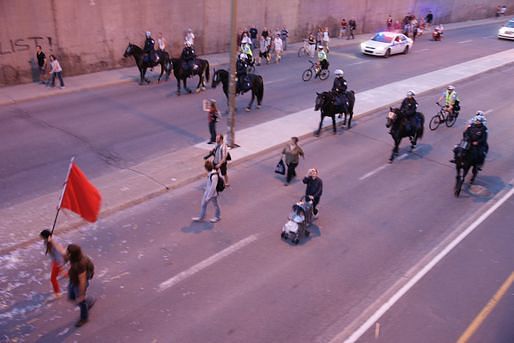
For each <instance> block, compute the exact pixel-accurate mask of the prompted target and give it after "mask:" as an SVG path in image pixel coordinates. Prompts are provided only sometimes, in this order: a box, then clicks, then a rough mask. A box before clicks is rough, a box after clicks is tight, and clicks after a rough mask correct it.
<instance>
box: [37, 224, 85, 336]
mask: <svg viewBox="0 0 514 343" xmlns="http://www.w3.org/2000/svg"><path fill="white" fill-rule="evenodd" d="M39 235H40V237H41V239H42V240H43V242H44V247H45V255H48V256H49V257H50V260H51V271H50V282H51V284H52V288H53V292H54V298H55V299H59V298H61V296H62V293H61V287H60V285H59V280H58V278H59V277H67V278H68V287H67V288H68V300H69V301H71V302H74V303H75V304H76V305H77V306H78V307H79V308H80V319H79V320H78V321H77V322H76V324H75V326H76V327H81V326H82V325H84V324H86V323H87V322H88V320H89V310H90V309H91V308H92V307H93V305H94V304H95V299H94V298H93V297H90V296H87V289H88V287H89V283H90V281H91V279H92V278H93V275H94V265H93V262H92V261H91V259H90V258H89V257H88V256H87V255H85V254H84V253H83V252H82V249H81V247H80V246H79V245H77V244H69V245H68V246H67V247H66V249H64V247H63V246H62V245H61V244H60V243H59V242H58V241H57V240H56V239H55V238H54V236H53V234H52V232H51V231H50V230H47V229H45V230H43V231H41V233H40V234H39ZM66 264H68V265H69V267H68V270H67V271H66V270H65V267H66Z"/></svg>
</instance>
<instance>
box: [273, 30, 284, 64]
mask: <svg viewBox="0 0 514 343" xmlns="http://www.w3.org/2000/svg"><path fill="white" fill-rule="evenodd" d="M273 48H274V50H275V63H279V62H280V59H281V58H282V51H283V43H282V39H281V38H280V33H279V32H277V34H276V35H275V38H274V39H273Z"/></svg>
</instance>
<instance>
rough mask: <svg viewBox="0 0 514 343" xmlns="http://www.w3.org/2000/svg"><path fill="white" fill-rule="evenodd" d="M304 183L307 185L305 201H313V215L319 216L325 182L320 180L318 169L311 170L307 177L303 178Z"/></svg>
mask: <svg viewBox="0 0 514 343" xmlns="http://www.w3.org/2000/svg"><path fill="white" fill-rule="evenodd" d="M303 183H304V184H306V185H307V187H306V189H305V199H306V200H309V199H311V200H312V208H313V214H314V216H315V217H317V216H318V207H317V206H318V204H319V200H320V198H321V194H322V193H323V181H321V179H320V178H319V173H318V170H317V169H316V168H311V169H309V171H308V172H307V175H306V176H305V177H304V178H303Z"/></svg>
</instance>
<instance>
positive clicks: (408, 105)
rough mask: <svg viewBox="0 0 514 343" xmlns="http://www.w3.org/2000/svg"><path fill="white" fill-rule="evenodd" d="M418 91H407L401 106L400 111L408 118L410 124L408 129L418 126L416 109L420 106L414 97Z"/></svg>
mask: <svg viewBox="0 0 514 343" xmlns="http://www.w3.org/2000/svg"><path fill="white" fill-rule="evenodd" d="M415 96H416V93H414V91H412V90H410V91H408V92H407V97H406V98H405V99H403V101H402V105H401V106H400V111H401V112H402V113H403V115H404V116H405V117H406V118H407V121H408V124H409V126H408V127H407V131H410V129H412V128H416V127H417V125H416V110H417V108H418V102H417V101H416V99H414V97H415Z"/></svg>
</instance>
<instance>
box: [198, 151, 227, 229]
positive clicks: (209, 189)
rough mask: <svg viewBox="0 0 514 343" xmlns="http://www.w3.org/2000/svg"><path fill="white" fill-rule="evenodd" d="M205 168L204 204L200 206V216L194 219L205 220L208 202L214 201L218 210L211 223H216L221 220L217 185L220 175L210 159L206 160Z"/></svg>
mask: <svg viewBox="0 0 514 343" xmlns="http://www.w3.org/2000/svg"><path fill="white" fill-rule="evenodd" d="M204 167H205V170H207V172H208V175H207V184H206V185H205V191H204V193H203V197H202V204H201V207H200V215H199V216H198V217H194V218H193V219H192V220H193V221H194V222H200V221H203V220H204V218H205V212H206V211H207V204H208V203H209V202H212V204H213V205H214V208H215V209H216V212H215V214H214V217H213V218H212V219H210V220H209V221H210V222H211V223H216V222H219V221H220V220H221V210H220V206H219V205H218V191H217V190H216V185H217V184H218V178H219V177H220V175H219V174H218V172H217V171H216V170H215V169H214V166H213V163H212V162H211V161H209V160H207V161H205V164H204Z"/></svg>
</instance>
